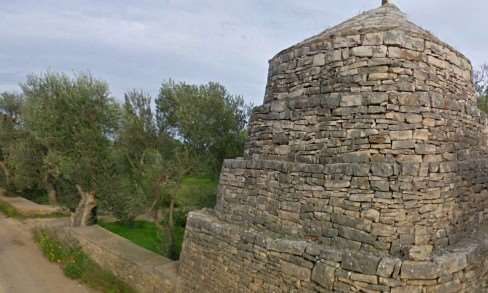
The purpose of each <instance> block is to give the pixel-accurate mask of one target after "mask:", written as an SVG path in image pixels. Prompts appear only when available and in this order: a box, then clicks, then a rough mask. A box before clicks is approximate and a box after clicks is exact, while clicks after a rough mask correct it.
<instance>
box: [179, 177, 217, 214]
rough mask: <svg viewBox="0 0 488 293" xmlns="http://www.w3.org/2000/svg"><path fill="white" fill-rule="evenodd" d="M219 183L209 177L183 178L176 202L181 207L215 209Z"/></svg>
mask: <svg viewBox="0 0 488 293" xmlns="http://www.w3.org/2000/svg"><path fill="white" fill-rule="evenodd" d="M217 186H218V181H217V180H215V179H213V178H209V177H197V176H191V177H190V176H189V177H185V178H183V181H182V182H181V187H180V189H179V190H178V192H177V193H176V200H177V203H178V205H179V206H181V207H191V208H204V207H214V206H215V198H216V193H217Z"/></svg>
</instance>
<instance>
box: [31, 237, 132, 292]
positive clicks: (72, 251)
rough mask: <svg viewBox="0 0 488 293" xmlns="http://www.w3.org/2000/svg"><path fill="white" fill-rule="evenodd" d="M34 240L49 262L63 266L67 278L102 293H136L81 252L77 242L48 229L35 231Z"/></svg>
mask: <svg viewBox="0 0 488 293" xmlns="http://www.w3.org/2000/svg"><path fill="white" fill-rule="evenodd" d="M34 239H35V240H36V242H37V244H38V245H39V247H40V248H41V250H42V252H43V254H44V255H45V256H46V257H47V258H48V259H49V261H51V262H55V263H58V264H60V265H61V267H62V268H63V272H64V274H65V275H66V276H67V277H69V278H71V279H75V280H80V281H81V282H82V283H84V284H86V285H87V286H89V287H91V288H93V289H96V290H100V291H102V292H111V293H135V292H136V291H135V290H134V289H132V288H131V287H129V286H128V285H127V284H125V283H124V282H122V281H120V280H119V279H117V278H116V277H115V276H114V275H113V274H112V273H110V272H108V271H106V270H103V269H102V268H101V267H100V266H99V265H97V264H96V263H95V262H94V261H93V260H91V259H90V258H89V257H88V256H87V255H86V254H85V253H84V252H83V251H82V250H81V248H80V246H79V245H78V243H77V241H76V240H74V239H71V238H69V237H64V238H63V239H61V238H60V237H59V235H58V234H56V233H55V232H53V231H51V230H46V229H38V230H35V231H34Z"/></svg>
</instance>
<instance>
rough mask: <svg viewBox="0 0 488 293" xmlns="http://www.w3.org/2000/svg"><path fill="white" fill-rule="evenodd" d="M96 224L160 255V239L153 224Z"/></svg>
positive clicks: (141, 222) (143, 222)
mask: <svg viewBox="0 0 488 293" xmlns="http://www.w3.org/2000/svg"><path fill="white" fill-rule="evenodd" d="M98 224H99V225H100V226H102V227H103V228H105V229H107V230H109V231H111V232H112V233H115V234H117V235H120V236H122V237H124V238H126V239H128V240H130V241H131V242H133V243H135V244H137V245H139V246H142V247H144V248H146V249H148V250H151V251H154V252H156V253H159V254H161V239H160V237H159V236H158V232H157V228H156V225H154V224H153V223H150V222H145V221H136V222H134V223H132V224H130V225H129V224H123V223H121V222H113V223H105V222H99V223H98Z"/></svg>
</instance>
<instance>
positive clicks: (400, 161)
mask: <svg viewBox="0 0 488 293" xmlns="http://www.w3.org/2000/svg"><path fill="white" fill-rule="evenodd" d="M474 93H475V91H474V86H473V83H472V67H471V64H470V62H469V60H468V59H467V58H466V57H464V56H463V55H462V54H461V53H459V52H457V51H456V50H455V49H453V48H452V47H451V46H449V45H447V44H445V43H443V42H442V41H440V40H438V39H437V38H436V37H434V36H433V35H432V34H430V33H429V32H427V31H425V30H423V29H421V28H420V27H418V26H416V25H415V24H413V23H411V22H410V21H408V20H407V19H406V17H405V15H404V14H403V13H402V12H401V11H400V10H399V9H398V8H397V7H396V6H395V5H393V4H385V5H383V6H382V7H380V8H378V9H375V10H372V11H369V12H366V13H363V14H361V15H359V16H356V17H354V18H352V19H351V20H349V21H346V22H344V23H342V24H340V25H338V26H336V27H334V28H331V29H329V30H327V31H325V32H323V33H321V34H319V35H317V36H314V37H312V38H310V39H307V40H305V41H303V42H301V43H299V44H297V45H295V46H293V47H291V48H289V49H286V50H284V51H282V52H281V53H279V54H278V55H277V56H275V57H274V58H273V59H272V60H271V61H270V69H269V76H268V84H267V88H266V95H265V98H264V104H263V105H262V106H259V107H257V108H255V110H254V112H253V115H252V118H251V122H250V132H249V141H248V143H247V145H246V151H245V156H244V158H243V159H239V160H227V161H226V162H225V163H224V166H223V169H222V173H221V177H220V187H219V193H218V201H217V205H216V208H215V210H213V211H205V212H198V213H192V214H190V217H189V220H188V226H187V232H186V236H185V242H184V247H183V253H182V260H181V267H180V274H181V276H182V278H183V282H182V291H183V292H318V291H319V292H330V291H336V292H357V291H359V292H451V291H452V292H483V290H486V287H485V286H486V284H485V282H484V281H480V280H483V278H485V279H486V278H487V277H488V273H487V270H488V267H487V266H486V264H487V262H488V257H487V253H486V250H482V249H481V250H480V247H483V246H484V245H486V244H483V243H482V242H483V241H479V242H468V243H464V245H465V247H459V246H456V245H457V243H459V241H460V240H461V239H463V238H465V236H466V235H468V234H469V233H470V232H472V230H473V229H475V228H476V227H478V226H479V225H480V224H481V223H484V222H486V221H487V219H488V192H487V191H486V188H487V185H488V172H487V171H488V130H487V127H486V126H487V125H488V119H487V116H486V115H485V114H483V113H480V111H479V110H478V108H477V105H476V97H475V94H474ZM283 240H286V241H283ZM276 241H278V242H279V243H280V245H276V243H275V242H276ZM473 241H474V240H473ZM293 242H296V243H299V245H298V244H292V243H293ZM297 245H298V247H299V249H298V248H297V247H296V246H297ZM302 248H303V249H302ZM325 251H326V252H325ZM484 251H485V252H484ZM475 253H478V254H479V255H476V256H475V255H474V254H475ZM353 256H354V257H353ZM324 266H325V267H324ZM332 272H333V274H334V277H332ZM321 276H322V277H321ZM331 282H332V284H331ZM443 290H445V291H443Z"/></svg>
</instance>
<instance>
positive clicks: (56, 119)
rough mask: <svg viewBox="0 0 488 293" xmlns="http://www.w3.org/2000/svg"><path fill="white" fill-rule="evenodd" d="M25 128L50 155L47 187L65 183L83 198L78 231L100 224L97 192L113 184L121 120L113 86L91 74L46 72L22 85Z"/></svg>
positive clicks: (77, 218)
mask: <svg viewBox="0 0 488 293" xmlns="http://www.w3.org/2000/svg"><path fill="white" fill-rule="evenodd" d="M22 89H23V92H24V96H25V107H24V109H25V110H24V120H25V126H26V128H27V129H29V131H30V132H31V134H32V135H33V137H34V138H35V139H36V141H38V142H39V143H40V144H41V145H42V146H43V147H44V148H45V150H46V155H45V157H44V159H43V170H44V172H45V175H44V176H43V177H44V178H45V180H46V183H47V186H53V190H56V188H55V185H56V183H57V181H58V180H59V179H60V178H63V180H66V181H67V182H69V183H70V184H71V185H72V186H74V187H75V188H76V190H77V192H78V194H79V196H80V198H81V200H80V204H79V205H78V208H77V209H76V212H75V213H74V215H73V217H72V220H73V221H72V224H73V225H74V226H83V225H87V224H90V223H91V222H93V221H94V220H95V217H94V213H95V211H96V210H95V207H96V198H97V192H98V191H100V190H104V189H103V188H104V187H106V185H108V184H111V180H110V176H109V175H110V170H111V167H112V165H111V161H110V147H111V145H112V139H111V138H112V137H113V133H114V129H115V127H116V121H117V116H118V111H117V109H118V108H117V105H116V104H115V102H114V100H113V98H112V97H111V96H110V93H109V89H108V85H107V84H106V83H105V82H103V81H99V80H97V79H95V78H93V77H92V76H91V75H87V74H79V75H76V76H75V77H70V76H68V75H66V74H56V73H45V74H41V75H32V76H29V77H28V79H27V81H26V82H25V83H24V84H22Z"/></svg>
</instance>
